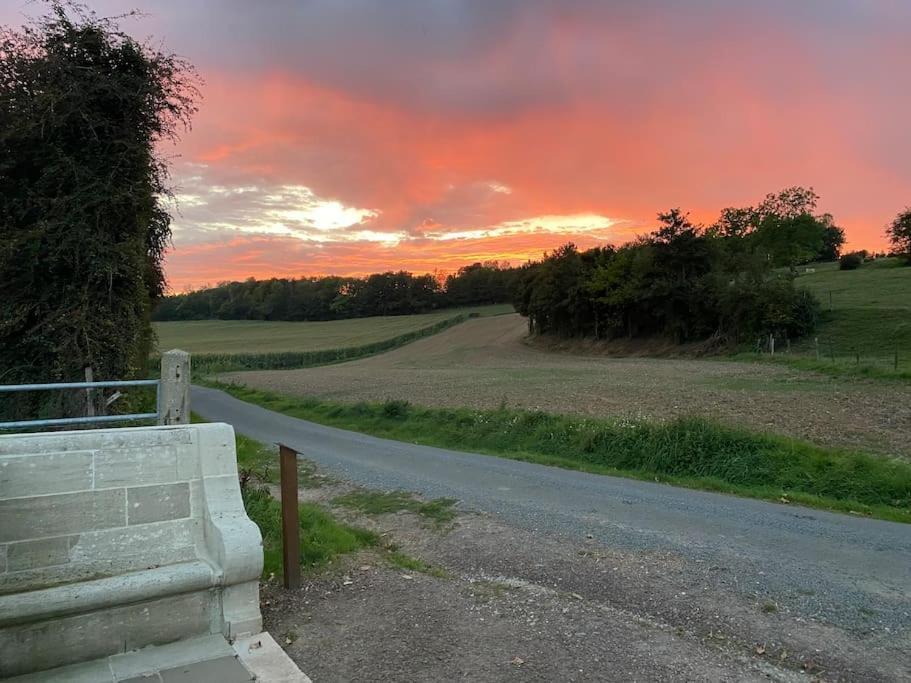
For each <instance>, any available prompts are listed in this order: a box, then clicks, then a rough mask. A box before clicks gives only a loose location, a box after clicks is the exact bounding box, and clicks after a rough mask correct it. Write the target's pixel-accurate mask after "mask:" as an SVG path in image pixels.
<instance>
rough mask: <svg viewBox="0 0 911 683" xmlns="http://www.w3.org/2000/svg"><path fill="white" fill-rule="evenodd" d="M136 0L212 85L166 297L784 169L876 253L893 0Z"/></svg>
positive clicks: (886, 199)
mask: <svg viewBox="0 0 911 683" xmlns="http://www.w3.org/2000/svg"><path fill="white" fill-rule="evenodd" d="M9 4H11V5H13V6H12V7H7V8H6V9H3V10H0V19H2V21H3V23H14V24H16V23H18V24H21V23H22V20H23V19H24V17H25V16H27V15H28V14H30V13H34V12H36V11H37V9H36V6H35V5H33V4H29V3H26V2H24V0H14V2H13V3H9ZM92 4H93V7H94V8H95V9H96V10H97V11H98V13H99V14H120V13H121V12H122V7H121V3H119V2H114V1H113V0H110V1H104V2H94V3H92ZM139 4H140V5H141V9H143V10H144V11H145V12H146V13H147V16H145V17H144V18H130V19H126V20H124V21H123V22H122V23H123V26H124V28H125V29H126V30H128V31H130V32H131V33H133V34H134V35H154V36H155V41H156V42H160V43H162V44H163V45H165V46H167V47H168V48H169V49H173V50H174V51H176V52H178V53H180V54H182V55H184V56H185V57H187V58H188V59H189V60H190V61H192V62H193V63H194V64H195V65H196V67H197V69H198V70H199V72H200V74H201V75H202V77H203V79H204V80H205V84H204V86H203V87H202V94H203V99H202V100H201V102H200V111H199V113H198V115H197V116H196V118H195V120H194V124H193V129H192V130H191V131H189V132H187V133H186V134H185V135H184V136H183V140H182V142H181V143H180V145H179V148H178V149H177V150H174V149H172V148H169V149H167V150H165V153H166V154H167V155H168V156H170V157H173V159H172V163H173V180H174V183H175V185H176V188H177V198H178V203H177V208H178V209H179V213H177V214H176V215H175V220H174V248H173V250H172V251H171V252H170V254H169V256H168V261H167V272H168V276H169V279H170V283H171V287H172V289H173V290H174V291H181V290H183V289H185V288H187V287H198V286H202V285H205V284H215V283H216V282H218V281H222V280H228V279H243V278H246V277H250V276H253V277H258V278H261V277H270V276H304V275H317V274H326V273H338V274H364V273H368V272H374V271H380V270H387V269H405V270H410V271H413V272H431V271H435V270H436V271H452V270H455V269H456V268H458V267H459V266H462V265H465V264H467V263H470V262H471V261H475V260H487V259H497V260H500V261H510V262H512V263H521V262H524V261H525V260H527V259H529V258H536V257H538V256H540V255H541V253H542V252H543V251H545V250H550V249H553V248H555V247H557V246H559V245H560V244H563V243H565V242H567V241H574V242H576V243H577V244H579V245H580V246H583V247H588V246H592V245H595V244H603V243H608V242H613V243H620V242H623V241H625V240H627V239H630V238H631V237H634V236H635V235H636V234H639V233H642V232H645V231H647V230H650V229H651V228H652V227H653V224H654V216H655V214H656V213H657V212H658V211H662V210H666V209H668V208H671V207H674V206H680V207H682V208H683V209H684V210H687V211H690V212H691V217H692V218H695V219H696V220H699V221H704V222H711V221H712V220H713V219H714V218H715V217H716V216H717V214H718V211H719V210H720V209H721V208H723V207H725V206H738V205H745V204H752V203H755V202H758V201H759V200H760V199H761V198H762V197H763V196H764V195H765V194H766V193H767V192H772V191H776V190H779V189H782V188H784V187H787V186H790V185H804V186H812V187H814V188H815V189H816V191H817V192H818V193H819V194H820V196H821V200H820V207H819V208H820V210H822V211H826V212H830V213H832V214H833V215H834V216H835V218H836V221H837V222H838V224H839V225H841V226H842V227H844V228H845V229H846V231H847V236H848V246H849V247H853V248H868V249H879V248H884V247H885V238H884V236H883V230H884V226H885V225H886V223H887V222H888V221H889V220H891V218H892V217H893V216H894V215H895V214H896V213H897V212H898V211H899V210H901V209H902V208H903V207H904V206H906V205H908V204H911V163H909V162H908V160H909V159H911V134H909V132H908V123H907V117H908V111H911V91H909V90H908V88H907V87H906V80H907V75H908V74H909V73H911V50H909V49H908V35H909V33H911V3H907V2H899V1H897V0H883V1H881V2H875V3H869V2H860V1H857V0H832V1H831V2H825V3H794V2H790V1H785V0H772V1H770V2H764V3H755V2H747V1H746V0H744V1H743V2H736V1H734V2H728V3H717V2H712V1H710V0H693V2H686V3H680V2H672V1H671V0H664V1H659V2H649V3H628V2H581V1H578V2H577V1H568V2H543V1H531V2H496V3H492V2H491V3H474V2H452V3H427V2H423V1H420V2H419V1H417V0H415V1H414V2H396V3H379V2H376V3H374V2H342V1H334V2H329V1H325V2H307V3H298V2H290V1H287V2H284V1H279V2H269V3H248V2H240V1H239V0H238V1H235V0H226V1H225V2H222V3H187V2H177V1H176V0H161V1H156V2H154V3H145V5H144V6H142V3H139ZM201 26H205V27H206V28H205V30H204V31H203V30H200V28H199V27H201ZM175 154H176V155H177V156H176V157H175V156H174V155H175Z"/></svg>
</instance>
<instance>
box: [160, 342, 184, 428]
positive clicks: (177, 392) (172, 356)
mask: <svg viewBox="0 0 911 683" xmlns="http://www.w3.org/2000/svg"><path fill="white" fill-rule="evenodd" d="M159 392H160V393H159V394H158V424H160V425H185V424H189V423H190V354H189V353H187V352H186V351H181V350H180V349H172V350H170V351H166V352H165V353H163V354H161V387H160V389H159Z"/></svg>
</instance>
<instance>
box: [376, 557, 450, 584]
mask: <svg viewBox="0 0 911 683" xmlns="http://www.w3.org/2000/svg"><path fill="white" fill-rule="evenodd" d="M386 559H387V560H389V563H390V564H391V565H392V566H394V567H398V568H399V569H405V570H406V571H410V572H420V573H421V574H429V575H430V576H435V577H437V578H438V579H444V578H446V576H447V574H446V571H445V570H443V569H441V568H439V567H434V566H433V565H431V564H427V563H426V562H424V560H420V559H418V558H416V557H411V556H410V555H406V554H405V553H402V552H399V551H391V552H390V553H389V554H388V555H386Z"/></svg>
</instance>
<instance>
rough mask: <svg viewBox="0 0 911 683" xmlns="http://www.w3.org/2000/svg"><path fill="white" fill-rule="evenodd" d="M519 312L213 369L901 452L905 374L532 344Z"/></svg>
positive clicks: (309, 390) (431, 399)
mask: <svg viewBox="0 0 911 683" xmlns="http://www.w3.org/2000/svg"><path fill="white" fill-rule="evenodd" d="M525 334H526V323H525V321H524V319H522V318H520V317H519V316H518V315H501V316H497V317H492V318H479V319H477V320H469V321H467V322H465V323H462V324H461V325H457V326H456V327H454V328H451V329H449V330H447V331H445V332H442V333H440V334H437V335H434V336H432V337H428V338H426V339H422V340H419V341H417V342H414V343H412V344H409V345H408V346H405V347H402V348H400V349H397V350H395V351H391V352H389V353H384V354H380V355H377V356H372V357H370V358H365V359H362V360H358V361H353V362H350V363H342V364H339V365H328V366H324V367H318V368H307V369H303V370H290V371H259V372H243V373H233V374H227V375H224V376H222V379H225V380H228V381H232V382H240V383H244V384H248V385H250V386H253V387H257V388H260V389H268V390H272V391H277V392H278V393H281V394H285V395H290V396H294V395H297V396H315V397H317V398H323V399H326V400H331V401H345V402H353V401H359V400H369V401H383V400H386V399H390V398H392V399H406V400H408V401H411V402H412V403H415V404H419V405H427V406H449V407H473V408H497V407H498V406H500V405H501V404H503V403H505V404H507V405H509V406H510V407H521V408H528V409H533V410H544V411H547V412H551V413H563V414H580V415H587V416H596V417H608V416H615V417H630V418H633V419H637V418H648V419H655V420H664V419H668V418H669V417H675V416H681V415H702V416H706V417H709V418H712V419H717V420H720V421H722V422H725V423H727V424H730V425H735V426H746V427H749V428H751V429H756V430H762V431H770V432H777V433H780V434H785V435H789V436H796V437H800V438H805V439H809V440H811V441H814V442H817V443H821V444H827V445H832V446H843V447H857V448H863V449H866V450H870V451H873V452H879V453H883V454H887V455H895V456H899V457H903V458H906V459H911V439H909V438H908V435H909V434H911V384H908V383H901V382H874V381H871V380H863V379H858V378H845V379H836V378H832V377H826V376H823V375H819V374H816V373H811V372H805V371H800V370H795V369H793V368H788V367H785V366H778V365H766V364H757V363H737V362H726V361H719V360H691V359H679V358H678V359H658V358H611V357H605V356H603V355H595V354H588V355H585V354H579V353H575V354H574V353H561V352H555V351H548V350H545V349H542V348H538V347H535V346H530V345H529V344H527V343H526V340H525Z"/></svg>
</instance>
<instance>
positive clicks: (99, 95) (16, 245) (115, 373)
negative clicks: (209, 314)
mask: <svg viewBox="0 0 911 683" xmlns="http://www.w3.org/2000/svg"><path fill="white" fill-rule="evenodd" d="M196 83H197V77H196V75H195V72H194V71H193V69H192V67H191V66H190V65H189V64H187V63H186V62H184V61H182V60H181V59H179V58H177V57H175V56H174V55H171V54H164V53H162V52H159V51H157V50H156V49H154V48H152V47H150V46H149V45H147V44H143V43H139V42H137V41H136V40H134V39H133V38H131V37H130V36H128V35H126V34H124V33H122V32H121V31H120V30H119V29H118V27H117V24H116V22H115V21H114V20H111V19H101V18H98V17H96V16H95V15H94V14H92V13H91V12H89V11H87V10H84V9H83V8H81V7H80V6H77V5H70V4H68V3H63V2H52V3H51V11H50V14H49V15H48V16H46V17H44V18H42V19H40V20H38V21H37V22H35V23H34V24H33V25H29V26H27V27H24V28H22V29H20V30H13V29H11V28H3V29H2V33H0V302H2V303H0V375H2V377H3V381H5V382H11V381H35V380H62V379H74V378H77V377H79V376H80V375H81V373H82V368H83V367H85V366H92V367H93V368H95V375H96V377H101V378H123V377H129V376H133V375H135V374H137V373H138V372H140V371H141V370H142V369H143V368H144V366H145V364H146V362H147V358H148V353H149V350H150V346H151V343H152V331H151V326H150V324H149V316H150V311H151V307H152V304H153V302H155V301H156V300H157V299H158V298H159V297H160V296H161V295H162V294H163V291H164V286H165V280H164V274H163V271H162V259H163V255H164V250H165V248H166V246H167V245H168V243H169V240H170V234H171V232H170V216H169V214H168V211H167V205H166V204H165V202H166V201H167V199H168V197H169V193H168V187H167V166H166V162H165V160H164V159H163V157H162V156H161V155H160V152H158V151H157V150H158V144H159V143H160V142H161V141H162V140H174V139H176V136H177V133H178V131H179V130H180V129H182V128H184V127H186V126H187V125H188V124H189V120H190V117H191V115H192V114H193V113H194V112H195V106H194V99H195V97H196V95H197V89H196V87H195V86H196Z"/></svg>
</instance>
